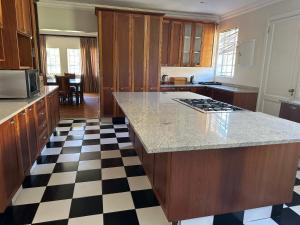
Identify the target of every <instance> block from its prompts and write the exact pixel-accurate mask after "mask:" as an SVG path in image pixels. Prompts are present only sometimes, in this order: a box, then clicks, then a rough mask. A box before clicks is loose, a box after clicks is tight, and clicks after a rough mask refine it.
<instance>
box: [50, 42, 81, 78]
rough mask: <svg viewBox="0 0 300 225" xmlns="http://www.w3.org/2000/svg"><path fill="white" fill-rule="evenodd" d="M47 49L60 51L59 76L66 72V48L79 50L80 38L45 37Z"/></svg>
mask: <svg viewBox="0 0 300 225" xmlns="http://www.w3.org/2000/svg"><path fill="white" fill-rule="evenodd" d="M46 47H47V48H59V51H60V66H61V74H64V73H65V72H68V59H67V49H68V48H80V38H78V37H59V36H47V37H46Z"/></svg>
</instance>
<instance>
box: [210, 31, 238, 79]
mask: <svg viewBox="0 0 300 225" xmlns="http://www.w3.org/2000/svg"><path fill="white" fill-rule="evenodd" d="M232 31H235V32H234V33H233V34H235V35H236V37H235V38H236V40H235V43H234V49H233V52H232V54H227V57H225V56H226V55H225V54H224V53H223V54H222V55H220V51H221V49H220V45H221V44H222V43H221V42H220V41H221V35H222V34H225V37H224V38H225V40H224V41H223V45H224V46H226V44H227V45H228V44H229V41H228V36H229V34H228V35H227V36H226V33H228V32H232ZM239 32H240V29H239V27H234V28H230V29H226V30H223V31H221V32H219V34H218V45H217V54H216V68H215V76H216V77H220V78H228V79H232V78H234V75H235V71H236V65H237V53H238V42H239ZM226 38H227V39H226ZM220 57H222V63H220V62H219V60H220ZM230 57H232V59H231V63H230V64H228V58H230ZM224 59H225V60H226V64H225V63H224V61H225V60H224ZM220 67H221V72H220ZM224 67H227V68H228V67H230V69H229V71H230V72H227V73H228V74H225V73H224V72H223V73H222V70H223V69H224Z"/></svg>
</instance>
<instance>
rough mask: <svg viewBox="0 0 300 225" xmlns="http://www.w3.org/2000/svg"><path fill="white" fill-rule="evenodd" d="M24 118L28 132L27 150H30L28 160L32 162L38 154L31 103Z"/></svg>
mask: <svg viewBox="0 0 300 225" xmlns="http://www.w3.org/2000/svg"><path fill="white" fill-rule="evenodd" d="M26 118H27V134H28V143H29V150H30V160H31V164H32V163H33V162H34V161H35V159H36V158H37V156H38V145H37V133H36V125H35V114H34V106H33V105H32V106H29V107H28V109H27V117H26Z"/></svg>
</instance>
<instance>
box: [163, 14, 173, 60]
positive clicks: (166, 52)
mask: <svg viewBox="0 0 300 225" xmlns="http://www.w3.org/2000/svg"><path fill="white" fill-rule="evenodd" d="M162 26H163V28H162V46H161V64H162V66H168V65H169V56H170V33H171V22H170V21H169V20H163V25H162Z"/></svg>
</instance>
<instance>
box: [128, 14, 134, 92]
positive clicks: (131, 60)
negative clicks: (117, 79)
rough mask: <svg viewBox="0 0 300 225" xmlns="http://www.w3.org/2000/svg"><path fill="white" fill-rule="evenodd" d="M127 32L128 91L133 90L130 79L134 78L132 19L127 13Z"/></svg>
mask: <svg viewBox="0 0 300 225" xmlns="http://www.w3.org/2000/svg"><path fill="white" fill-rule="evenodd" d="M128 27H129V34H128V60H129V68H128V69H129V71H128V72H129V78H128V79H129V91H133V90H132V89H133V85H132V79H134V78H133V77H134V76H133V73H132V63H133V59H134V58H133V57H132V54H133V49H132V46H133V45H132V39H133V19H132V14H131V15H129V26H128Z"/></svg>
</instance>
